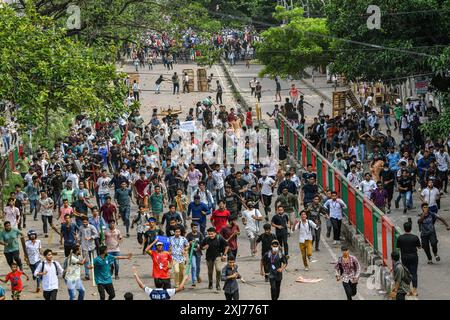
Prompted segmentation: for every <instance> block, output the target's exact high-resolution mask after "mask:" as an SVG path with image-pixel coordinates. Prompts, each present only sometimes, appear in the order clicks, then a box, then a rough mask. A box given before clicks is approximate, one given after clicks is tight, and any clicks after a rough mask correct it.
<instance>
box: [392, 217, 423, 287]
mask: <svg viewBox="0 0 450 320" xmlns="http://www.w3.org/2000/svg"><path fill="white" fill-rule="evenodd" d="M403 230H405V233H404V234H402V235H400V236H399V237H398V239H397V248H398V249H400V254H401V259H402V260H401V261H402V264H403V265H404V266H405V267H406V268H407V269H408V270H409V272H410V273H411V280H412V287H413V288H412V290H411V292H409V291H408V293H411V295H413V296H417V295H418V293H417V267H418V265H419V255H418V254H417V250H418V249H421V248H422V245H421V243H420V239H419V237H418V236H416V235H415V234H412V233H411V230H412V221H411V218H409V219H408V221H407V222H405V223H404V224H403Z"/></svg>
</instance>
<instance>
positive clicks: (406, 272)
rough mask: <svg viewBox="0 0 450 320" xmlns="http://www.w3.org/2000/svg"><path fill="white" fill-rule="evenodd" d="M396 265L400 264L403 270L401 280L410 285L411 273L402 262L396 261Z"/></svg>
mask: <svg viewBox="0 0 450 320" xmlns="http://www.w3.org/2000/svg"><path fill="white" fill-rule="evenodd" d="M398 265H400V266H401V267H402V268H403V270H404V275H403V278H402V281H403V282H405V283H406V284H407V285H410V284H411V281H412V275H411V272H409V270H408V268H407V267H405V266H404V265H403V263H401V262H398V263H397V266H398Z"/></svg>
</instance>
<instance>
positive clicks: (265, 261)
mask: <svg viewBox="0 0 450 320" xmlns="http://www.w3.org/2000/svg"><path fill="white" fill-rule="evenodd" d="M279 246H280V244H279V242H278V241H277V240H272V243H271V250H270V251H268V252H267V253H266V254H265V255H264V257H263V258H262V260H261V275H263V276H266V275H267V274H266V272H265V271H264V265H268V267H269V273H268V277H269V281H270V295H271V296H272V300H278V298H279V296H280V288H281V280H282V279H283V271H284V269H286V266H287V257H286V256H284V255H283V254H282V253H280V252H279Z"/></svg>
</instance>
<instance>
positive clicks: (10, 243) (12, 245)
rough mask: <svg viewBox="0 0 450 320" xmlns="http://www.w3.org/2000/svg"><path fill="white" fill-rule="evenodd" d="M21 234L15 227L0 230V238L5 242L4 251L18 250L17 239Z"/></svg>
mask: <svg viewBox="0 0 450 320" xmlns="http://www.w3.org/2000/svg"><path fill="white" fill-rule="evenodd" d="M20 235H21V232H20V231H19V230H17V229H11V230H10V231H5V230H4V231H2V232H0V240H1V241H4V242H5V243H6V245H5V253H9V252H14V251H19V241H18V240H17V239H18V238H19V237H20Z"/></svg>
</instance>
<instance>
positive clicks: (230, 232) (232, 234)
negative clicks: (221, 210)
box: [220, 217, 241, 259]
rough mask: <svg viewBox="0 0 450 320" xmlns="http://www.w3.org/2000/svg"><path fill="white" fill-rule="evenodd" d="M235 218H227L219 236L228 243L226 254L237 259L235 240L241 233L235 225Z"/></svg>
mask: <svg viewBox="0 0 450 320" xmlns="http://www.w3.org/2000/svg"><path fill="white" fill-rule="evenodd" d="M236 219H237V217H229V218H228V224H227V225H226V226H225V227H223V228H222V230H220V235H221V236H222V237H223V238H224V239H225V241H227V242H228V246H229V247H230V248H229V251H228V254H229V256H230V255H233V257H234V258H235V259H236V258H237V252H238V244H237V238H238V236H239V234H240V232H241V230H240V229H239V226H238V224H237V223H236Z"/></svg>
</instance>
